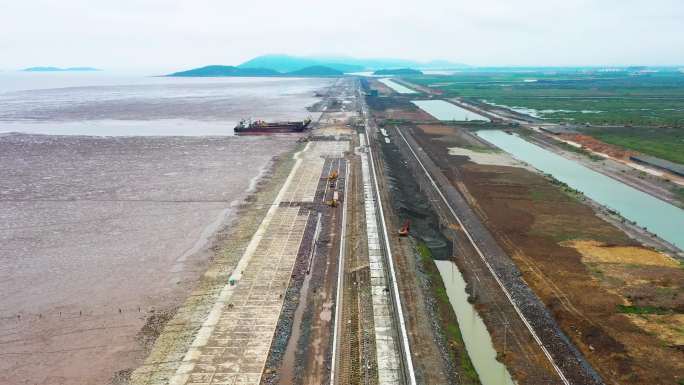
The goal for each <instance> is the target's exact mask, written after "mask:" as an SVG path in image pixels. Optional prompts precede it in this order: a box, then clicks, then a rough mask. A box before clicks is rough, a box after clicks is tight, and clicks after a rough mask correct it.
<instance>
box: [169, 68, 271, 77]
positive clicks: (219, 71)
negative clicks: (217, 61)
mask: <svg viewBox="0 0 684 385" xmlns="http://www.w3.org/2000/svg"><path fill="white" fill-rule="evenodd" d="M167 76H188V77H202V76H206V77H214V76H215V77H219V76H282V74H281V73H280V72H278V71H275V70H272V69H269V68H239V67H234V66H223V65H210V66H205V67H200V68H193V69H191V70H187V71H180V72H174V73H172V74H170V75H167Z"/></svg>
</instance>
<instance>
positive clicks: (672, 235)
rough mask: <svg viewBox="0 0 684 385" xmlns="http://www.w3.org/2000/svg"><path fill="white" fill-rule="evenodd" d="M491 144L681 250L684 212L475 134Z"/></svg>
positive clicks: (513, 143) (499, 134) (507, 141)
mask: <svg viewBox="0 0 684 385" xmlns="http://www.w3.org/2000/svg"><path fill="white" fill-rule="evenodd" d="M477 135H479V136H480V137H481V138H482V139H484V140H486V141H488V142H490V143H492V144H494V145H495V146H497V147H499V148H501V149H502V150H504V151H506V152H508V153H509V154H511V155H513V156H514V157H515V158H516V159H518V160H521V161H523V162H526V163H528V164H530V165H532V166H533V167H535V168H537V169H538V170H541V171H543V172H545V173H548V174H551V175H553V176H554V177H555V178H556V179H558V180H560V181H562V182H565V183H567V184H568V185H569V186H570V187H572V188H574V189H576V190H579V191H581V192H583V193H584V194H585V195H586V196H587V197H589V198H591V199H593V200H594V201H596V202H598V203H600V204H602V205H604V206H606V207H608V208H610V209H613V210H615V211H617V212H619V213H620V214H621V215H622V216H623V217H625V218H627V219H629V220H631V221H634V222H636V223H637V224H638V225H639V226H642V227H645V228H647V229H648V230H649V231H650V232H652V233H655V234H657V235H658V236H660V237H661V238H662V239H664V240H666V241H668V242H670V243H672V244H674V245H675V246H677V247H679V248H680V249H684V210H682V209H680V208H678V207H676V206H673V205H671V204H669V203H666V202H664V201H661V200H660V199H657V198H654V197H653V196H651V195H648V194H646V193H644V192H641V191H639V190H637V189H635V188H632V187H630V186H628V185H626V184H624V183H622V182H619V181H617V180H615V179H612V178H610V177H607V176H605V175H603V174H600V173H598V172H596V171H593V170H590V169H589V168H587V167H584V166H582V165H580V164H579V163H577V162H574V161H572V160H569V159H566V158H563V157H562V156H560V155H557V154H555V153H553V152H550V151H548V150H545V149H543V148H541V147H539V146H537V145H535V144H532V143H530V142H528V141H526V140H524V139H522V138H520V137H519V136H517V135H510V134H507V133H505V132H503V131H501V130H482V131H478V133H477Z"/></svg>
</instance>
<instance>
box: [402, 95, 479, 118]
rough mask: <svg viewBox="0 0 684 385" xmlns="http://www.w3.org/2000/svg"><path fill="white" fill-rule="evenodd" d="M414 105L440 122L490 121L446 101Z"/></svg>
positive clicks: (419, 102)
mask: <svg viewBox="0 0 684 385" xmlns="http://www.w3.org/2000/svg"><path fill="white" fill-rule="evenodd" d="M412 103H413V104H415V105H416V106H418V107H419V108H420V109H421V110H423V111H425V112H427V113H428V114H430V115H432V116H434V117H435V118H436V119H439V120H447V121H448V120H455V121H468V120H484V121H487V122H488V121H489V119H488V118H486V117H484V116H482V115H480V114H476V113H474V112H472V111H468V110H466V109H465V108H461V107H459V106H457V105H455V104H452V103H449V102H447V101H444V100H413V101H412Z"/></svg>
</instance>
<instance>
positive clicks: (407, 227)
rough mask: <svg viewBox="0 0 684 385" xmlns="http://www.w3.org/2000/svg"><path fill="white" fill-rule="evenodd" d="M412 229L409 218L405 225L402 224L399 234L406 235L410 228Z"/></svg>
mask: <svg viewBox="0 0 684 385" xmlns="http://www.w3.org/2000/svg"><path fill="white" fill-rule="evenodd" d="M410 229H411V221H409V220H408V219H407V220H406V222H404V225H403V226H401V229H399V236H400V237H405V236H407V235H408V234H409V230H410Z"/></svg>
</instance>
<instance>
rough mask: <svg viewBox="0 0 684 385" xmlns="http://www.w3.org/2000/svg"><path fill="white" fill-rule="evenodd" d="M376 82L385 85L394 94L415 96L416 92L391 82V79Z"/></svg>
mask: <svg viewBox="0 0 684 385" xmlns="http://www.w3.org/2000/svg"><path fill="white" fill-rule="evenodd" d="M378 81H379V82H380V83H382V84H384V85H386V86H387V87H389V88H391V89H393V90H394V91H395V92H397V93H400V94H416V93H417V92H416V91H414V90H412V89H410V88H408V87H406V86H403V85H401V84H399V83H397V82H395V81H392V79H388V78H384V79H380V80H378Z"/></svg>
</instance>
